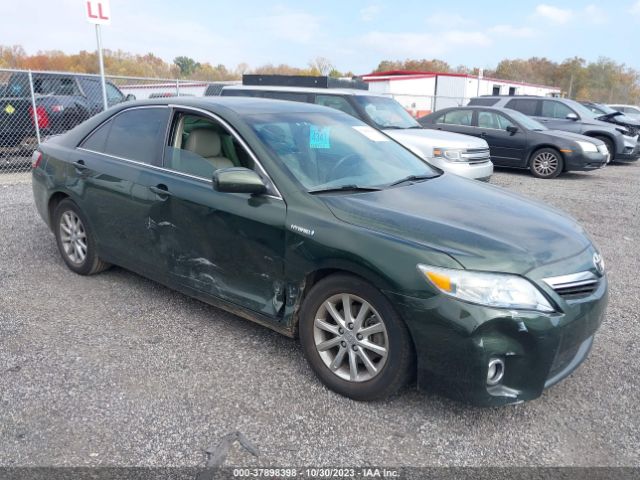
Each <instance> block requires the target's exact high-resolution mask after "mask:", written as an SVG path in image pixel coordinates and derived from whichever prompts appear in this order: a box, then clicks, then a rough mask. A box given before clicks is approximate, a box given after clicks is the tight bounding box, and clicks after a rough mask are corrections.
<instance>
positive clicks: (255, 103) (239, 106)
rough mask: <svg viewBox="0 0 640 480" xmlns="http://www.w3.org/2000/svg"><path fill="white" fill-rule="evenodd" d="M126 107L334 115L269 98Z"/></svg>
mask: <svg viewBox="0 0 640 480" xmlns="http://www.w3.org/2000/svg"><path fill="white" fill-rule="evenodd" d="M122 105H126V106H143V105H175V106H185V107H196V108H202V109H204V110H210V111H213V112H215V111H216V110H218V109H220V110H227V111H232V112H234V113H237V114H239V115H251V114H259V113H287V112H288V113H302V112H309V113H313V112H318V113H326V112H331V113H335V112H336V110H335V109H332V108H328V107H323V106H321V105H315V104H312V103H305V102H290V101H287V100H272V99H269V98H255V97H220V96H214V97H164V98H154V99H148V100H138V101H135V102H127V103H125V104H122Z"/></svg>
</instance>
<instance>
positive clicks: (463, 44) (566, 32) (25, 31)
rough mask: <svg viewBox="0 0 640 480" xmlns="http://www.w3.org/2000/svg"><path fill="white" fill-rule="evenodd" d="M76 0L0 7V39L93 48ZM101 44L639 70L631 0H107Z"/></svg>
mask: <svg viewBox="0 0 640 480" xmlns="http://www.w3.org/2000/svg"><path fill="white" fill-rule="evenodd" d="M84 3H85V2H84V1H83V0H21V1H20V2H19V3H16V2H10V1H3V2H1V4H0V18H2V19H3V22H2V35H1V36H0V43H2V44H4V45H14V44H19V45H22V46H23V47H24V48H25V49H26V50H27V52H28V53H36V52H37V51H38V50H51V49H58V50H63V51H64V52H67V53H75V52H78V51H80V50H93V49H95V35H94V31H93V26H92V25H89V24H88V23H87V22H86V21H85V19H84ZM111 15H112V19H113V23H112V25H111V26H107V27H103V41H104V46H105V48H110V49H114V50H115V49H122V50H125V51H129V52H132V53H147V52H152V53H154V54H156V55H158V56H160V57H162V58H163V59H165V60H167V61H172V59H173V58H174V57H176V56H178V55H187V56H190V57H193V58H194V59H196V60H198V61H200V62H210V63H211V64H218V63H223V64H225V65H227V66H229V67H235V66H236V65H237V64H238V63H241V62H246V63H248V64H249V65H251V66H252V67H255V66H259V65H261V64H264V63H275V64H277V63H288V64H290V65H293V66H299V67H304V66H306V65H307V63H308V62H309V60H311V59H313V58H314V57H317V56H324V57H327V58H329V59H330V60H331V61H332V63H333V64H334V65H335V66H336V68H338V69H339V70H351V71H353V72H355V73H367V72H369V71H371V70H372V69H374V68H375V67H376V66H377V65H378V63H379V62H380V61H381V60H383V59H392V60H395V59H400V60H403V59H406V58H416V59H417V58H434V57H435V58H440V59H442V60H445V61H447V62H449V63H450V64H451V65H452V66H456V65H459V64H464V65H467V66H470V67H495V65H496V64H497V63H498V62H499V61H500V60H501V59H503V58H528V57H530V56H545V57H548V58H551V59H552V60H563V59H564V58H567V57H572V56H575V55H578V56H581V57H584V58H586V59H587V60H595V59H597V58H598V57H599V56H608V57H611V58H613V59H614V60H616V61H619V62H624V63H626V64H627V65H629V66H631V67H634V68H640V47H639V46H638V43H639V42H640V0H610V1H608V2H602V1H595V0H592V1H591V2H589V1H579V0H573V1H572V0H568V1H555V2H549V3H541V2H539V1H526V0H524V1H523V0H512V1H505V0H501V1H488V0H485V1H481V0H461V1H455V0H451V1H448V2H443V1H425V0H404V1H403V0H395V1H387V0H379V1H358V0H322V1H317V0H316V1H302V0H297V1H292V0H282V1H274V2H268V1H254V0H246V1H243V0H236V1H229V0H224V1H219V0H208V1H205V0H182V1H171V2H168V1H165V2H160V1H155V2H154V1H149V0H111Z"/></svg>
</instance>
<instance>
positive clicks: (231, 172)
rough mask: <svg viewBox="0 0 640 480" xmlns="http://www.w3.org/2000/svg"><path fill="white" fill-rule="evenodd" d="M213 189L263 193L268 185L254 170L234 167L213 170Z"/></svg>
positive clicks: (230, 191)
mask: <svg viewBox="0 0 640 480" xmlns="http://www.w3.org/2000/svg"><path fill="white" fill-rule="evenodd" d="M213 189H214V190H217V191H218V192H228V193H251V194H261V193H265V192H266V191H267V186H266V185H265V183H264V181H263V180H262V178H260V175H258V174H257V173H256V172H254V171H253V170H249V169H248V168H241V167H232V168H221V169H219V170H216V171H215V172H213Z"/></svg>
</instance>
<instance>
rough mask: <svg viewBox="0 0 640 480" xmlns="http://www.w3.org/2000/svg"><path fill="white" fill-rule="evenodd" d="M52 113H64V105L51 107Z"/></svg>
mask: <svg viewBox="0 0 640 480" xmlns="http://www.w3.org/2000/svg"><path fill="white" fill-rule="evenodd" d="M51 111H52V112H62V111H64V105H54V106H53V107H51Z"/></svg>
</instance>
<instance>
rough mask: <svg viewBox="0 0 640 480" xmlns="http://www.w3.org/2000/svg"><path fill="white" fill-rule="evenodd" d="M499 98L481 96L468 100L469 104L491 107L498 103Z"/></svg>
mask: <svg viewBox="0 0 640 480" xmlns="http://www.w3.org/2000/svg"><path fill="white" fill-rule="evenodd" d="M498 100H499V98H483V97H477V98H472V99H471V100H470V101H469V105H477V106H479V107H492V106H494V105H495V104H496V103H498Z"/></svg>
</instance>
